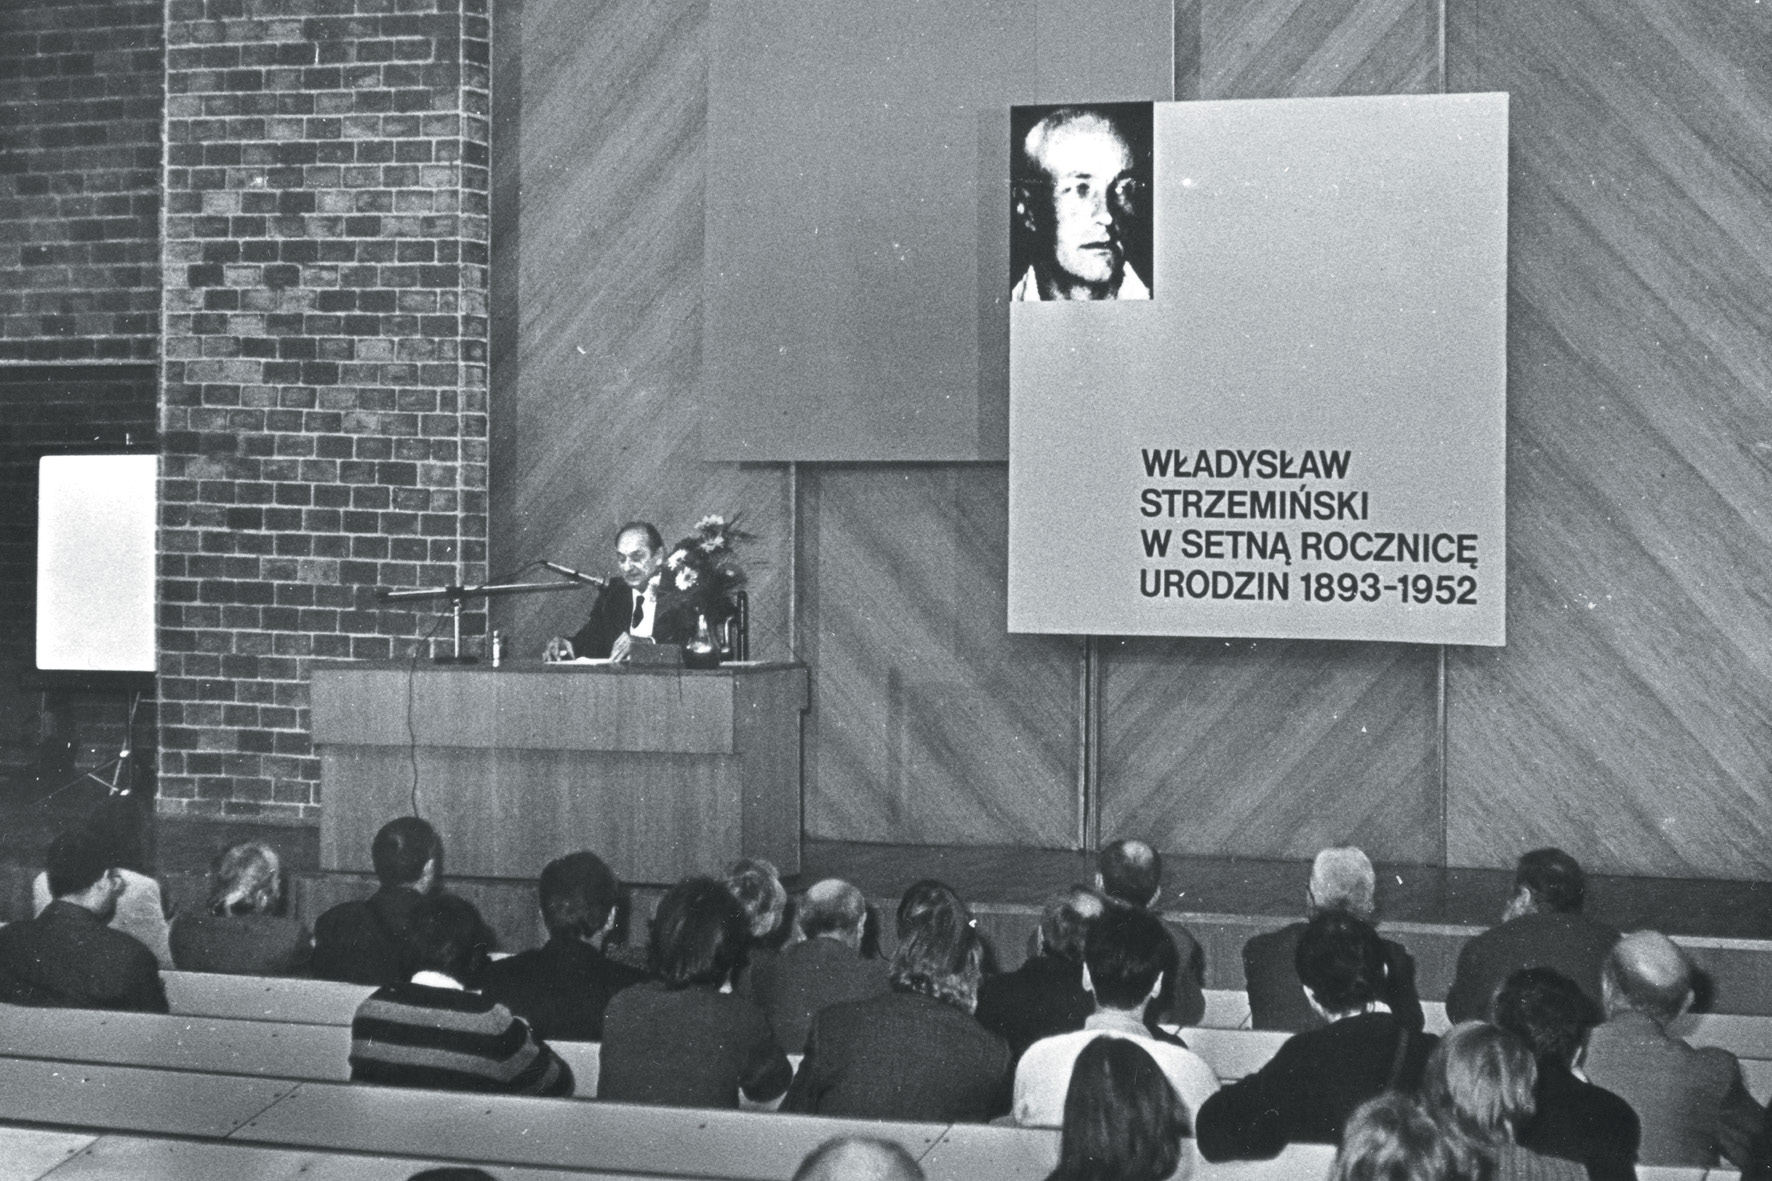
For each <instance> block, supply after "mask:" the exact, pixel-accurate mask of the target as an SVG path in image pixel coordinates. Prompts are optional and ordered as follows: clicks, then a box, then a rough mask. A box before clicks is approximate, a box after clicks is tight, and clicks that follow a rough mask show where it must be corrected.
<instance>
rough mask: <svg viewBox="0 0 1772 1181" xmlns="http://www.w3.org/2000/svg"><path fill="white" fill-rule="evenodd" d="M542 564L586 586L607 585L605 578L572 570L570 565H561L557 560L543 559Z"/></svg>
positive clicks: (607, 581)
mask: <svg viewBox="0 0 1772 1181" xmlns="http://www.w3.org/2000/svg"><path fill="white" fill-rule="evenodd" d="M542 565H544V566H546V567H547V568H548V569H549V570H552V571H553V572H554V573H555V574H564V575H565V576H566V577H568V578H570V579H572V581H574V582H582V583H584V584H585V585H586V586H596V587H604V586H608V585H609V580H608V579H607V578H598V577H597V576H596V575H595V574H586V573H585V572H584V571H582V570H574V569H573V568H572V567H571V566H562V565H560V563H558V562H546V561H544V562H543V563H542Z"/></svg>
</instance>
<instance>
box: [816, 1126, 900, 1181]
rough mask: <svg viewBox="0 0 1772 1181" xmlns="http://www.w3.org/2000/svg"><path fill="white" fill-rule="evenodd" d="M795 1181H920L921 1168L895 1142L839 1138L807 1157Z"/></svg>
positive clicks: (861, 1138)
mask: <svg viewBox="0 0 1772 1181" xmlns="http://www.w3.org/2000/svg"><path fill="white" fill-rule="evenodd" d="M794 1181H923V1167H922V1166H921V1165H919V1164H918V1163H917V1161H916V1158H915V1157H913V1156H911V1154H910V1153H909V1152H907V1151H905V1147H904V1145H902V1144H900V1143H898V1142H897V1141H896V1140H877V1139H874V1138H872V1137H869V1136H838V1137H836V1138H835V1139H832V1140H826V1141H825V1142H824V1143H823V1144H820V1145H819V1146H818V1147H817V1148H814V1149H813V1150H812V1151H811V1152H809V1153H807V1154H806V1159H805V1160H803V1161H801V1162H800V1167H799V1168H798V1169H796V1170H794Z"/></svg>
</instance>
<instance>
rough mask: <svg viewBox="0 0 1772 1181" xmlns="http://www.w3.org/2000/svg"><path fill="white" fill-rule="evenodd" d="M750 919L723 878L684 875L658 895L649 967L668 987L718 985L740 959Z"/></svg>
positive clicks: (739, 963) (727, 976) (738, 964)
mask: <svg viewBox="0 0 1772 1181" xmlns="http://www.w3.org/2000/svg"><path fill="white" fill-rule="evenodd" d="M750 934H751V932H750V924H749V923H747V922H746V921H745V913H744V908H743V907H741V906H739V904H738V899H736V898H734V897H733V896H732V893H731V892H730V891H729V890H727V888H726V887H725V885H724V884H722V883H720V882H717V881H715V880H714V879H713V878H709V877H692V878H684V879H683V880H682V881H680V882H678V883H677V884H676V885H674V886H672V887H671V888H670V889H669V890H667V891H665V896H664V898H663V899H661V900H660V901H659V904H658V911H657V913H655V914H654V915H653V918H652V955H651V966H652V971H653V972H654V973H655V974H656V975H657V976H658V977H659V978H660V979H662V980H663V981H664V982H665V984H666V985H667V986H668V987H670V988H688V987H690V986H691V985H697V984H709V985H713V986H715V987H719V986H720V985H722V984H725V983H726V981H727V980H728V979H729V978H730V977H731V975H732V973H733V972H734V971H736V970H737V969H738V968H739V967H741V966H742V965H743V964H744V953H745V945H746V944H747V943H748V942H749V941H750Z"/></svg>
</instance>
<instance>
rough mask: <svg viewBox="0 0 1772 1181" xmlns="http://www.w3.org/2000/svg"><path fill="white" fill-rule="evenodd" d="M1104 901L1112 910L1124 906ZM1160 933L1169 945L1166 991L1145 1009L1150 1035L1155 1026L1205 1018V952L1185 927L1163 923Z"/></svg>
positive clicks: (1194, 1022) (1165, 958)
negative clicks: (1163, 934)
mask: <svg viewBox="0 0 1772 1181" xmlns="http://www.w3.org/2000/svg"><path fill="white" fill-rule="evenodd" d="M1108 901H1109V903H1110V904H1111V905H1115V906H1124V905H1126V904H1125V903H1123V902H1118V901H1115V900H1114V899H1111V898H1110V899H1109V900H1108ZM1152 913H1155V912H1152ZM1157 917H1158V918H1161V917H1162V916H1161V915H1158V916H1157ZM1163 930H1164V931H1166V932H1167V933H1168V935H1169V945H1168V947H1166V948H1165V949H1164V951H1163V976H1164V979H1166V980H1167V981H1168V982H1169V987H1168V991H1167V992H1165V993H1164V994H1163V995H1162V996H1160V997H1158V998H1157V999H1156V1000H1154V1001H1152V1002H1151V1003H1150V1004H1149V1005H1148V1006H1146V1008H1145V1012H1144V1023H1145V1025H1146V1026H1148V1027H1150V1028H1151V1030H1152V1031H1153V1032H1155V1030H1156V1027H1157V1023H1158V1022H1167V1023H1170V1024H1173V1025H1198V1024H1199V1023H1200V1018H1202V1017H1204V1016H1205V1015H1206V993H1205V991H1204V989H1205V985H1206V953H1205V951H1204V950H1202V949H1201V947H1200V943H1199V941H1198V940H1197V939H1195V938H1194V937H1193V935H1192V933H1190V932H1189V931H1188V929H1187V928H1186V927H1178V926H1176V925H1175V924H1173V923H1169V922H1165V923H1164V924H1163Z"/></svg>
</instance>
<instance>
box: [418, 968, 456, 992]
mask: <svg viewBox="0 0 1772 1181" xmlns="http://www.w3.org/2000/svg"><path fill="white" fill-rule="evenodd" d="M412 982H413V983H414V984H422V985H424V986H425V987H426V988H453V989H455V991H457V992H466V991H467V990H468V987H467V985H465V984H463V983H462V982H461V981H459V980H457V979H456V978H455V977H454V976H445V975H444V974H443V973H441V972H429V971H426V972H414V973H413V974H412Z"/></svg>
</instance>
